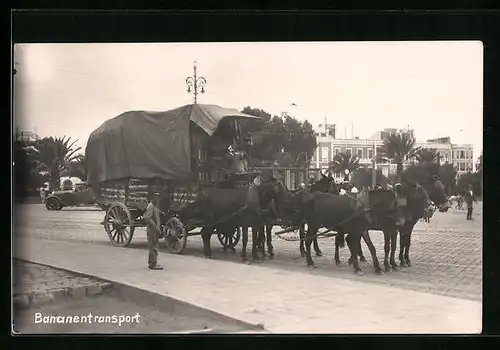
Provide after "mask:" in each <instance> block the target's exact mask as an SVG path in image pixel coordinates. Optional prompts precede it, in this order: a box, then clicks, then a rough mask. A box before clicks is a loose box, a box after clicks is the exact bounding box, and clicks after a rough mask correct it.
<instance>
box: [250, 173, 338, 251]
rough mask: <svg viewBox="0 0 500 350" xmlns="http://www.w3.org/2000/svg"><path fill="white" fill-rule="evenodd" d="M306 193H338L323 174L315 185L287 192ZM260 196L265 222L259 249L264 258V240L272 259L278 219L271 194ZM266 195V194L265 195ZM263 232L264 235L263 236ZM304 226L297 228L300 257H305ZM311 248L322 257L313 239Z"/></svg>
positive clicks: (316, 242)
mask: <svg viewBox="0 0 500 350" xmlns="http://www.w3.org/2000/svg"><path fill="white" fill-rule="evenodd" d="M302 191H306V192H310V193H313V192H330V193H335V194H337V193H338V189H337V185H336V184H335V180H334V179H333V177H330V176H325V175H324V174H322V173H321V179H319V180H318V181H316V182H315V183H313V184H311V185H307V186H305V188H299V189H297V190H294V191H288V192H289V193H291V194H297V193H299V192H302ZM260 193H261V194H262V197H261V208H262V210H263V217H264V221H265V225H264V226H263V227H261V229H260V233H259V237H260V238H259V248H260V251H261V253H262V255H263V256H265V254H266V253H265V249H264V240H265V242H266V245H267V253H268V254H269V257H270V258H273V257H274V247H273V244H272V229H273V226H274V224H275V223H276V219H277V217H278V214H277V210H276V208H275V201H270V200H269V198H267V197H266V196H268V195H269V194H270V193H271V192H269V191H261V192H260ZM266 193H267V194H266ZM264 230H265V234H264ZM305 236H306V235H305V224H301V225H300V226H299V237H300V246H299V249H300V255H301V256H302V257H304V256H305V249H304V238H305ZM313 246H314V251H315V253H316V256H322V255H323V253H322V252H321V250H320V249H319V245H318V240H317V238H316V237H315V238H314V239H313Z"/></svg>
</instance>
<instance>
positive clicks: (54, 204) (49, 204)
mask: <svg viewBox="0 0 500 350" xmlns="http://www.w3.org/2000/svg"><path fill="white" fill-rule="evenodd" d="M45 208H47V210H61V209H62V205H61V202H59V200H58V199H57V198H48V199H47V200H46V201H45Z"/></svg>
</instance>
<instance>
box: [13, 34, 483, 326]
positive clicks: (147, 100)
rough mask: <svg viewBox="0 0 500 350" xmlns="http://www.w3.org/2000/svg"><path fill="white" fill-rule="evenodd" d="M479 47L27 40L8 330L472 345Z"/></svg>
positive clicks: (17, 95) (21, 67) (20, 50)
mask: <svg viewBox="0 0 500 350" xmlns="http://www.w3.org/2000/svg"><path fill="white" fill-rule="evenodd" d="M483 55H484V46H483V43H482V42H480V41H458V40H457V41H452V40H449V41H316V42H312V41H311V42H305V41H304V42H300V41H297V42H285V41H283V42H203V43H202V42H196V43H195V42H175V43H174V42H170V43H167V42H165V43H140V42H137V43H58V44H56V43H23V44H16V45H15V46H14V47H13V62H12V64H13V76H12V87H13V90H12V94H13V132H14V135H13V146H12V147H13V151H12V153H13V163H12V167H13V201H14V205H13V211H14V219H13V220H14V221H13V233H12V237H13V240H12V241H13V246H12V269H13V277H12V333H13V334H20V335H24V334H82V333H84V334H117V333H118V334H151V333H158V334H200V333H209V334H311V333H316V334H319V333H321V334H325V333H326V334H428V333H431V334H479V333H481V332H482V328H483V325H482V319H483V315H482V308H483V305H482V295H483V279H482V276H483V261H482V256H483V230H482V212H483V209H482V194H483V79H484V75H483V70H484V67H483V59H484V57H483Z"/></svg>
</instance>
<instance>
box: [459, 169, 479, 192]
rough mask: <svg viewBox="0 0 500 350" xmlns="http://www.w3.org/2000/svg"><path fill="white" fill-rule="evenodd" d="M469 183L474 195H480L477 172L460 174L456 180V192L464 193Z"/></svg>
mask: <svg viewBox="0 0 500 350" xmlns="http://www.w3.org/2000/svg"><path fill="white" fill-rule="evenodd" d="M469 185H472V190H473V191H474V193H475V194H476V195H478V196H481V195H482V192H481V183H480V177H479V175H478V173H472V172H467V173H465V174H462V175H460V177H459V178H458V181H457V192H458V193H464V192H465V191H466V190H467V189H468V188H469Z"/></svg>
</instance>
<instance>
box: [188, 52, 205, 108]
mask: <svg viewBox="0 0 500 350" xmlns="http://www.w3.org/2000/svg"><path fill="white" fill-rule="evenodd" d="M193 71H194V74H193V76H191V77H187V78H186V85H187V86H188V89H187V92H188V93H191V92H192V93H193V96H194V103H195V104H196V103H197V102H198V94H199V93H200V94H203V93H204V92H205V84H206V83H207V80H206V79H205V77H199V76H198V75H197V74H196V73H197V72H196V61H194V66H193ZM198 90H199V91H198Z"/></svg>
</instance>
